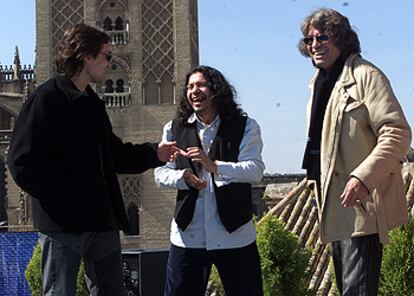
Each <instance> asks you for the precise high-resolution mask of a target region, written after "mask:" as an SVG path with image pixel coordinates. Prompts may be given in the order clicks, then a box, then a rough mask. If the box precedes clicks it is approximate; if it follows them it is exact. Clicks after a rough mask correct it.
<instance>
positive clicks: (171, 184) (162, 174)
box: [154, 121, 189, 190]
mask: <svg viewBox="0 0 414 296" xmlns="http://www.w3.org/2000/svg"><path fill="white" fill-rule="evenodd" d="M162 140H163V141H168V142H170V141H174V137H173V134H172V121H170V122H168V123H167V124H165V126H164V128H163V133H162ZM184 171H185V170H182V169H177V166H176V163H175V161H173V162H167V163H166V164H165V165H164V166H161V167H158V168H156V169H155V170H154V178H155V183H156V184H157V186H158V187H160V188H173V189H179V190H186V189H189V187H188V186H187V184H186V183H185V180H184Z"/></svg>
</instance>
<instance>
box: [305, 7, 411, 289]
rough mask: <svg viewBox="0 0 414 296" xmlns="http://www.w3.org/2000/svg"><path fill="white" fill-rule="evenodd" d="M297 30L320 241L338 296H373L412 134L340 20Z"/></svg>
mask: <svg viewBox="0 0 414 296" xmlns="http://www.w3.org/2000/svg"><path fill="white" fill-rule="evenodd" d="M301 30H302V33H303V38H302V39H301V41H300V42H299V51H300V52H301V54H303V55H304V56H305V57H310V58H311V59H312V63H313V65H314V66H315V67H316V68H317V73H316V75H315V77H314V78H313V80H312V82H311V93H312V97H311V99H310V102H309V104H308V112H307V115H308V118H307V119H308V141H307V144H306V150H305V156H304V160H303V168H304V169H306V171H307V176H308V180H309V185H310V186H311V187H312V188H314V189H315V190H314V191H315V195H316V201H317V206H318V213H319V221H320V232H319V233H320V237H321V239H322V241H323V242H324V243H328V242H332V255H333V262H334V267H335V274H336V282H337V287H338V289H339V291H340V293H341V295H346V296H351V295H352V296H355V295H360V296H362V295H366V296H368V295H370V296H373V295H377V292H378V285H379V278H380V270H381V260H382V246H383V244H385V243H387V241H388V236H387V232H388V231H389V230H391V229H393V228H395V227H397V226H399V225H402V224H404V223H406V222H407V220H408V210H407V203H406V200H405V195H404V188H403V184H402V179H401V166H402V159H404V156H405V154H406V152H407V150H408V147H409V144H410V142H411V130H410V127H409V125H408V123H407V120H406V119H405V117H404V114H403V112H402V110H401V107H400V104H399V103H398V101H397V98H396V97H395V95H394V93H393V91H392V88H391V85H390V82H389V81H388V79H387V78H386V77H385V75H384V73H382V72H381V70H379V69H378V68H377V67H376V66H374V65H373V64H371V63H369V62H368V61H366V60H364V59H363V58H362V57H361V55H360V52H361V49H360V44H359V40H358V36H357V34H356V33H355V31H354V30H353V29H352V28H351V26H350V23H349V21H348V19H347V18H346V17H345V16H343V15H342V14H340V13H339V12H337V11H335V10H332V9H326V8H321V9H318V10H316V11H315V12H313V13H312V14H311V15H309V16H308V17H306V18H305V19H304V21H303V22H302V25H301Z"/></svg>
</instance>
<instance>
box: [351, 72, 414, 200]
mask: <svg viewBox="0 0 414 296" xmlns="http://www.w3.org/2000/svg"><path fill="white" fill-rule="evenodd" d="M363 83H364V84H365V89H367V93H366V94H365V98H364V103H365V105H366V107H367V109H368V113H369V121H370V125H371V129H372V130H373V132H374V134H375V135H376V137H377V143H376V145H375V147H374V149H373V150H372V151H371V153H370V154H369V155H368V157H367V158H366V159H365V160H364V161H363V162H362V163H361V164H360V165H359V166H358V167H356V168H355V170H354V171H353V172H352V173H351V175H352V176H355V177H357V178H358V179H359V180H361V181H362V182H363V183H364V184H365V185H366V186H367V188H368V190H369V191H370V192H371V191H372V190H373V189H374V188H376V187H377V186H378V184H380V182H381V181H382V180H383V179H384V178H385V177H386V176H388V175H389V174H390V173H391V172H393V171H394V170H395V169H396V168H398V167H399V164H400V163H401V160H402V159H403V157H404V155H405V154H406V153H407V151H408V147H409V145H410V143H411V129H410V127H409V125H408V122H407V120H406V118H405V116H404V113H403V111H402V109H401V106H400V104H399V103H398V101H397V99H396V97H395V95H394V92H393V90H392V88H391V85H390V83H389V81H388V79H387V78H386V77H385V76H384V74H382V73H381V72H380V71H376V70H373V71H370V72H369V73H368V74H367V75H366V77H365V81H364V82H363Z"/></svg>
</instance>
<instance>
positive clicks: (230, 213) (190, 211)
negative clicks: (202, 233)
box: [172, 115, 252, 232]
mask: <svg viewBox="0 0 414 296" xmlns="http://www.w3.org/2000/svg"><path fill="white" fill-rule="evenodd" d="M246 120H247V116H241V115H240V116H235V117H232V118H230V119H227V120H222V122H221V124H220V127H219V130H218V132H217V135H216V137H215V138H214V140H213V142H212V144H211V147H210V151H209V156H210V158H211V159H212V160H222V161H230V162H237V161H238V160H237V157H238V155H239V146H240V142H241V140H242V138H243V135H244V130H245V127H246ZM172 133H173V137H174V140H175V141H177V146H178V147H180V148H181V149H184V150H185V149H187V147H195V146H197V147H200V148H201V142H200V139H199V137H198V134H197V129H196V122H194V123H193V124H189V123H179V122H178V121H177V120H174V121H173V125H172ZM176 165H177V168H178V169H185V168H191V169H192V170H193V172H195V174H197V172H199V171H200V168H197V167H196V165H194V164H193V163H192V162H191V161H190V160H189V159H188V158H185V157H182V156H179V157H178V158H177V159H176ZM211 175H212V181H213V184H214V192H215V194H216V202H217V209H218V213H219V216H220V220H221V222H222V223H223V225H224V227H225V228H226V229H227V231H228V232H233V231H234V230H236V229H237V228H239V227H240V226H242V225H244V224H246V223H247V222H248V221H250V219H251V218H252V194H251V185H250V184H249V183H230V184H228V185H225V186H221V187H217V186H216V185H215V183H214V174H211ZM197 197H198V190H197V189H195V188H192V187H190V189H189V190H178V194H177V203H176V207H175V214H174V218H175V221H176V222H177V225H178V227H180V229H181V230H183V231H184V230H185V229H186V228H187V226H188V224H190V222H191V220H192V219H193V215H194V208H195V203H196V200H197Z"/></svg>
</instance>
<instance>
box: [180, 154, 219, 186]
mask: <svg viewBox="0 0 414 296" xmlns="http://www.w3.org/2000/svg"><path fill="white" fill-rule="evenodd" d="M179 153H180V155H181V156H184V157H187V158H189V159H190V160H191V161H193V162H198V163H200V164H201V165H202V166H203V167H204V168H205V169H206V170H207V171H208V172H210V173H216V172H217V164H216V163H215V162H214V161H213V160H211V158H210V157H209V156H208V155H207V154H206V153H205V152H204V150H203V149H201V148H199V147H188V148H187V151H184V150H182V149H180V152H179ZM184 180H185V182H186V183H187V185H188V186H191V187H194V188H195V189H197V190H201V189H204V188H206V187H207V181H206V180H202V179H200V178H199V177H197V176H196V175H195V174H194V173H193V171H192V170H190V169H186V170H185V172H184Z"/></svg>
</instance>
